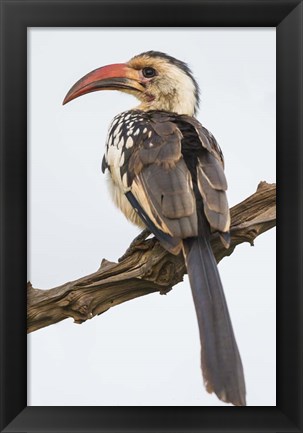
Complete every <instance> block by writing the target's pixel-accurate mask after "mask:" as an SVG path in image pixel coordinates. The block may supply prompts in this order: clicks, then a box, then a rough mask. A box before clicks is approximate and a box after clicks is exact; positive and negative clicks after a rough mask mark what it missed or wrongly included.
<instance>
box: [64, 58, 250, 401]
mask: <svg viewBox="0 0 303 433" xmlns="http://www.w3.org/2000/svg"><path fill="white" fill-rule="evenodd" d="M106 89H110V90H120V91H122V92H126V93H130V94H132V95H134V96H135V97H137V98H138V99H139V100H140V105H139V106H138V107H137V108H135V109H132V110H129V111H125V112H123V113H121V114H118V115H117V116H116V117H115V118H114V119H113V121H112V123H111V125H110V128H109V134H108V138H107V142H106V150H105V155H104V158H103V162H102V169H103V171H105V170H106V169H107V170H108V171H109V174H110V189H111V193H112V196H113V200H114V202H115V203H116V205H117V206H118V207H119V208H120V209H121V210H122V212H123V213H124V214H125V215H126V217H127V218H128V219H129V220H131V221H132V222H133V223H135V224H137V225H138V226H140V227H144V228H146V227H147V228H148V229H149V230H150V231H151V232H152V233H153V234H154V235H155V236H156V237H157V238H158V240H159V241H160V243H161V244H162V245H163V247H164V248H166V249H167V250H168V251H170V252H171V253H173V254H178V253H179V252H180V251H181V250H182V251H183V254H184V258H185V262H186V266H187V272H188V275H189V280H190V285H191V289H192V293H193V298H194V303H195V308H196V312H197V317H198V324H199V331H200V339H201V363H202V372H203V378H204V383H205V387H206V389H207V391H208V392H214V393H215V394H216V395H217V396H218V397H219V399H221V400H223V401H224V402H227V403H232V404H234V405H237V406H245V404H246V402H245V394H246V392H245V382H244V374H243V367H242V363H241V358H240V354H239V351H238V347H237V343H236V340H235V336H234V332H233V329H232V324H231V320H230V317H229V313H228V308H227V304H226V300H225V297H224V293H223V287H222V284H221V280H220V276H219V272H218V269H217V264H216V260H215V258H214V255H213V252H212V249H211V246H210V234H211V232H214V231H216V232H218V233H219V235H220V237H221V240H222V242H223V244H224V245H225V246H226V247H227V246H228V244H229V227H230V214H229V207H228V202H227V198H226V189H227V183H226V179H225V175H224V163H223V156H222V153H221V150H220V148H219V146H218V144H217V142H216V140H215V138H214V137H213V135H212V134H211V133H210V132H208V131H207V130H206V129H205V128H204V127H203V126H202V125H201V124H200V123H199V122H198V121H197V120H196V119H195V117H193V116H194V115H195V114H196V111H197V108H198V105H199V88H198V84H197V82H196V80H195V79H194V77H193V75H192V73H191V71H190V69H189V68H188V66H187V65H186V64H185V63H183V62H182V61H179V60H177V59H175V58H173V57H171V56H168V55H167V54H163V53H160V52H155V51H149V52H146V53H143V54H140V55H137V56H135V57H133V58H132V59H131V60H130V61H128V62H127V63H125V64H124V63H121V64H114V65H109V66H104V67H102V68H99V69H96V70H94V71H92V72H90V73H89V74H87V75H85V76H84V77H83V78H81V79H80V80H79V81H78V82H77V83H76V84H75V85H74V86H73V87H72V88H71V89H70V91H69V92H68V94H67V95H66V97H65V99H64V102H63V103H64V104H65V103H67V102H69V101H71V100H72V99H75V98H77V97H78V96H81V95H84V94H86V93H89V92H94V91H96V90H106Z"/></svg>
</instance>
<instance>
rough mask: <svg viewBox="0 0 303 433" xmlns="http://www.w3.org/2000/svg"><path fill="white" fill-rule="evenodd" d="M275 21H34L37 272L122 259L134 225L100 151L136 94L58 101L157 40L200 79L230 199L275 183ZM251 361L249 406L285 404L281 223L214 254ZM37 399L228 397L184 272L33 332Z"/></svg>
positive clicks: (70, 272)
mask: <svg viewBox="0 0 303 433" xmlns="http://www.w3.org/2000/svg"><path fill="white" fill-rule="evenodd" d="M275 44H276V35H275V29H274V28H256V29H250V28H243V29H240V28H238V29H232V28H201V29H198V28H193V29H187V28H171V29H163V28H153V29H149V28H145V29H139V28H138V29H131V28H130V29H128V28H127V29H126V28H112V29H105V28H102V29H100V28H74V29H64V28H62V29H61V28H60V29H59V28H43V29H40V28H32V29H29V31H28V72H29V74H28V84H29V86H28V91H29V105H28V108H29V110H28V125H29V132H28V168H29V170H28V173H29V174H28V181H29V183H28V198H29V201H28V204H29V211H28V212H29V214H28V216H29V218H28V221H29V223H28V240H29V247H28V278H29V280H30V281H31V282H32V284H33V286H34V287H38V288H45V289H47V288H51V287H55V286H57V285H60V284H62V283H65V282H67V281H70V280H73V279H77V278H79V277H81V276H84V275H86V274H89V273H91V272H94V271H95V270H97V268H98V267H99V265H100V262H101V260H102V259H103V258H106V259H108V260H111V261H116V260H117V259H118V257H120V256H121V255H122V254H123V253H124V251H125V250H126V248H127V247H128V245H129V243H130V242H131V240H132V239H133V238H134V237H135V236H136V235H137V234H138V229H137V228H136V227H134V226H132V225H131V223H129V222H128V221H127V220H126V219H125V218H124V216H123V215H122V214H121V213H120V212H119V211H118V210H117V209H116V208H115V207H114V205H113V204H112V202H111V199H110V197H109V194H108V191H107V186H106V179H105V176H104V175H103V174H102V173H101V168H100V167H101V159H102V156H103V152H104V143H105V138H106V134H107V128H108V125H109V123H110V121H111V119H112V118H113V117H114V116H115V115H116V114H117V113H119V112H122V111H125V110H128V109H130V108H132V107H134V106H136V105H137V101H136V100H135V99H134V98H133V97H132V96H130V95H126V94H122V93H119V92H114V91H104V92H95V93H91V94H89V95H86V96H84V97H81V98H79V99H77V100H75V101H72V102H71V103H69V104H68V105H66V106H64V107H63V106H62V100H63V98H64V96H65V94H66V93H67V91H68V90H69V89H70V87H71V86H72V85H73V84H74V83H75V82H76V81H77V80H78V79H79V78H81V77H82V76H83V75H84V74H86V73H87V72H89V71H91V70H92V69H95V68H97V67H99V66H103V65H106V64H110V63H121V62H124V61H127V60H128V59H130V58H131V57H132V56H133V55H135V54H139V53H141V52H144V51H148V50H158V51H163V52H166V53H168V54H170V55H172V56H174V57H176V58H178V59H181V60H183V61H185V62H187V63H188V64H189V66H190V67H191V69H192V71H193V73H194V76H195V77H196V79H197V81H198V83H199V85H200V87H201V99H202V101H201V107H200V111H199V113H198V116H197V117H198V119H199V120H200V122H202V124H203V125H204V126H205V127H206V128H208V129H209V130H210V131H211V132H212V133H213V134H214V136H215V137H216V138H217V140H218V142H219V144H220V145H221V147H222V149H223V152H224V155H225V162H226V175H227V179H228V182H229V190H228V196H229V202H230V205H231V206H233V205H235V204H236V203H238V202H240V201H242V200H243V199H245V198H246V197H248V196H249V195H251V194H252V193H253V192H255V190H256V188H257V185H258V183H259V181H261V180H266V181H267V182H275V154H276V148H275V106H276V100H275V88H276V83H275V61H276V59H275ZM219 270H220V273H221V277H222V281H223V286H224V289H225V294H226V297H227V301H228V305H229V310H230V314H231V318H232V322H233V326H234V330H235V334H236V338H237V341H238V345H239V349H240V353H241V356H242V361H243V365H244V371H245V377H246V386H247V403H248V405H249V406H274V405H275V404H276V353H275V349H276V344H275V343H276V323H275V320H276V316H275V309H276V288H275V287H276V286H275V283H276V282H275V230H274V229H273V230H270V231H269V232H267V233H265V234H263V235H261V236H260V237H259V238H257V239H256V241H255V246H254V247H251V246H250V245H249V244H243V245H241V246H239V247H237V249H236V250H235V252H234V253H233V254H232V256H231V257H229V258H225V259H224V260H223V261H222V262H221V263H220V265H219ZM28 404H29V405H33V406H35V405H43V406H47V405H50V406H51V405H89V406H94V405H95V406H99V405H100V406H103V405H110V406H112V405H135V406H139V405H151V406H161V405H169V406H177V405H180V406H224V405H225V404H224V403H221V402H220V401H219V400H218V399H217V398H216V397H215V396H214V395H210V394H208V393H207V392H206V391H205V389H204V387H203V384H202V375H201V371H200V342H199V335H198V327H197V321H196V315H195V311H194V306H193V301H192V295H191V291H190V288H189V284H188V280H187V278H185V279H184V282H182V283H180V284H178V285H177V286H176V287H174V289H173V290H172V291H171V292H170V293H169V294H168V295H167V296H160V295H159V294H152V295H149V296H145V297H142V298H140V299H136V300H133V301H130V302H127V303H125V304H122V305H119V306H117V307H114V308H112V309H111V310H109V311H107V312H106V313H104V314H103V315H101V316H98V317H95V318H93V319H92V320H90V321H87V322H85V323H84V324H82V325H76V324H74V323H73V321H72V319H67V320H65V321H63V322H61V323H59V324H56V325H53V326H49V327H47V328H44V329H41V330H39V331H36V332H34V333H32V334H30V335H29V337H28Z"/></svg>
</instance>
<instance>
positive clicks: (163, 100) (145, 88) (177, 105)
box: [64, 52, 199, 116]
mask: <svg viewBox="0 0 303 433" xmlns="http://www.w3.org/2000/svg"><path fill="white" fill-rule="evenodd" d="M105 89H111V90H120V91H122V92H126V93H129V94H132V95H134V96H135V97H136V98H137V99H139V101H140V102H141V103H140V105H139V106H138V107H136V108H138V109H140V110H143V111H148V110H164V111H169V112H174V113H178V114H187V115H189V116H193V115H194V114H195V112H196V110H197V108H198V103H199V101H198V98H199V97H198V92H199V91H198V86H197V84H196V83H195V81H194V78H193V77H192V75H191V73H190V71H189V69H188V68H187V66H186V65H185V64H183V63H182V62H179V61H178V60H176V59H173V58H171V57H169V56H166V55H165V54H162V53H154V52H148V53H144V54H140V55H138V56H135V57H133V58H132V59H131V60H130V61H129V62H127V63H121V64H114V65H109V66H104V67H102V68H99V69H96V70H94V71H92V72H90V73H89V74H87V75H86V76H85V77H83V78H81V79H80V80H79V81H78V82H77V83H76V84H75V85H74V86H73V87H72V88H71V90H70V91H69V92H68V94H67V95H66V97H65V100H64V103H66V102H69V101H71V100H72V99H75V98H77V97H78V96H81V95H83V94H86V93H89V92H94V91H96V90H105Z"/></svg>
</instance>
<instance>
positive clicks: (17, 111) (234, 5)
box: [0, 0, 303, 433]
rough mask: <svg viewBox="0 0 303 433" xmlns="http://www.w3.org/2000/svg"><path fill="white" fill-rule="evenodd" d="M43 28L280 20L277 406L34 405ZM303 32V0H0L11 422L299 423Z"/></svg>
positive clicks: (294, 427)
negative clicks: (32, 62) (35, 168)
mask: <svg viewBox="0 0 303 433" xmlns="http://www.w3.org/2000/svg"><path fill="white" fill-rule="evenodd" d="M172 11H173V12H172ZM35 26H39V27H69V26H71V27H90V26H94V27H103V26H107V27H110V26H115V27H146V26H149V27H154V26H155V27H191V26H195V27H204V26H209V27H213V26H216V27H248V26H249V27H265V26H266V27H267V26H272V27H276V31H277V173H278V197H277V204H278V237H277V238H278V247H277V265H278V266H277V269H278V288H277V340H278V341H277V343H278V344H277V367H278V368H277V406H276V407H246V408H233V409H231V408H225V407H223V408H222V407H218V408H211V407H192V408H191V407H178V408H175V407H140V408H139V407H138V408H136V407H27V390H26V387H27V348H26V307H25V306H26V274H27V262H26V256H27V234H26V229H27V182H26V178H27V27H35ZM302 30H303V5H302V0H196V1H192V0H189V1H185V0H183V1H171V0H162V1H161V2H160V1H158V0H153V1H142V0H141V1H140V2H139V1H134V0H133V1H128V0H125V1H123V2H122V1H115V0H112V1H111V2H110V1H98V0H95V1H91V0H87V1H85V0H65V1H51V0H39V1H32V0H17V1H15V0H1V157H0V161H1V206H0V208H1V292H0V293H1V299H0V306H1V316H0V317H1V394H0V395H1V408H0V409H1V426H0V427H1V431H2V432H24V431H26V432H86V433H87V432H93V431H94V432H97V431H98V432H116V433H117V432H121V433H122V432H125V433H126V432H132V433H135V432H140V433H142V432H146V433H147V432H148V433H151V432H158V433H159V432H167V433H168V432H186V433H189V432H210V431H211V432H242V433H244V432H260V433H261V432H262V433H266V432H289V433H290V432H302V416H301V412H302V374H301V372H302V357H301V355H302V320H301V317H302V316H303V310H302V296H301V288H302V271H301V269H302V246H301V245H302V242H301V241H302V217H303V215H302V203H303V200H302V186H303V185H302V166H303V164H302V163H303V159H302V117H303V116H302V115H303V112H302V100H303V98H302V79H303V78H302V77H303V71H302V53H303V49H302V48H303V44H302V34H303V32H302ZM264 145H266V144H264ZM260 302H261V300H260ZM256 350H257V349H256ZM260 392H262V389H260Z"/></svg>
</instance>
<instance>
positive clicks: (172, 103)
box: [137, 97, 196, 116]
mask: <svg viewBox="0 0 303 433" xmlns="http://www.w3.org/2000/svg"><path fill="white" fill-rule="evenodd" d="M195 105H196V104H195V101H194V100H193V99H192V98H185V99H183V98H182V100H180V99H179V98H178V97H175V98H170V97H162V98H159V99H157V100H154V101H143V102H141V104H140V105H139V106H138V107H137V108H138V109H139V110H142V111H149V110H160V111H169V112H172V113H177V114H187V115H188V116H193V115H194V114H195V111H196V106H195Z"/></svg>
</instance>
